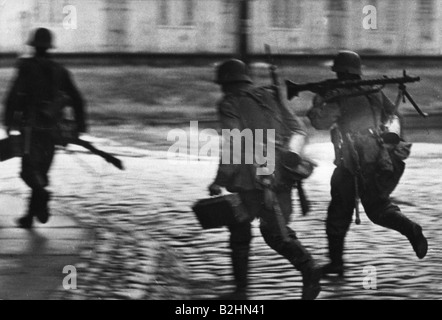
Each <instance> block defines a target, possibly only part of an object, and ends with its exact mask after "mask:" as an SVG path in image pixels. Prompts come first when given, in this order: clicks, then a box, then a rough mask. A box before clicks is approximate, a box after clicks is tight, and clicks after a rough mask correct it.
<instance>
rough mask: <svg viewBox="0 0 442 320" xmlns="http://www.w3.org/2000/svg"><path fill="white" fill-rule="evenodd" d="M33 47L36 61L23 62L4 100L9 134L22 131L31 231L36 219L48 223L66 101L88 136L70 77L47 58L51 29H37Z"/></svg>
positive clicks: (25, 224) (25, 221) (24, 222)
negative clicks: (49, 188) (51, 178)
mask: <svg viewBox="0 0 442 320" xmlns="http://www.w3.org/2000/svg"><path fill="white" fill-rule="evenodd" d="M28 45H29V46H31V47H33V48H34V49H35V54H34V56H33V57H31V58H26V59H20V60H19V63H18V74H17V76H16V78H15V80H14V81H13V83H12V86H11V88H10V90H9V93H8V95H7V98H6V100H5V107H6V108H5V110H6V114H5V117H4V119H5V126H6V128H7V132H8V133H9V132H11V131H12V130H19V131H21V133H22V136H24V156H23V159H22V172H21V177H22V179H23V180H24V181H25V183H26V184H27V185H28V186H29V187H30V188H31V189H32V194H31V197H30V201H29V208H28V211H27V213H26V215H25V216H24V217H22V218H21V219H19V220H18V226H19V227H21V228H25V229H30V228H32V226H33V222H34V217H36V218H37V219H38V221H39V222H41V223H43V224H45V223H47V222H48V220H49V217H50V213H49V208H48V204H49V200H50V194H49V192H48V191H47V190H46V188H47V186H48V185H49V180H48V172H49V170H50V167H51V164H52V161H53V157H54V152H55V144H56V135H55V134H54V133H55V132H57V130H56V128H57V124H58V121H60V120H61V117H62V108H63V107H64V106H65V105H64V102H65V101H66V99H68V100H69V101H70V103H69V104H70V105H71V106H72V107H73V109H74V112H75V118H76V123H77V127H78V131H79V132H85V131H86V123H85V116H84V102H83V98H82V97H81V95H80V93H79V91H78V89H77V88H76V86H75V84H74V82H73V80H72V78H71V76H70V74H69V72H68V71H67V70H66V69H65V68H64V67H63V66H61V65H60V64H58V63H56V62H55V61H53V60H52V59H51V57H50V55H49V53H48V50H49V49H52V48H53V43H52V34H51V32H50V31H49V30H48V29H44V28H40V29H37V30H36V31H35V32H34V33H33V35H32V36H31V38H30V41H29V42H28Z"/></svg>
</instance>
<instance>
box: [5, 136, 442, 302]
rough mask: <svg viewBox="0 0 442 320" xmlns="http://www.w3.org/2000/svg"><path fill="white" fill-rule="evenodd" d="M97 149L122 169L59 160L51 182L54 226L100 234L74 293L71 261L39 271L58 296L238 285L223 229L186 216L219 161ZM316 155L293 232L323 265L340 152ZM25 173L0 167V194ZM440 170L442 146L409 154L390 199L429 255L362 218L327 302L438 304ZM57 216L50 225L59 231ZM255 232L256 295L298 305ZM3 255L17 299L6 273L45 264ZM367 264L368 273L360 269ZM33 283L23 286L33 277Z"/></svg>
mask: <svg viewBox="0 0 442 320" xmlns="http://www.w3.org/2000/svg"><path fill="white" fill-rule="evenodd" d="M102 147H103V148H104V149H106V150H112V151H113V152H114V153H116V154H117V155H118V154H119V155H120V157H121V158H122V159H123V160H124V161H125V164H126V167H127V170H126V171H123V172H120V171H117V170H115V169H114V168H112V167H110V166H109V165H107V164H106V163H104V162H102V160H101V159H99V158H97V157H94V156H91V155H87V154H80V155H72V154H69V153H65V152H60V153H59V154H58V155H57V157H56V161H55V163H54V168H53V171H52V173H51V178H52V187H51V189H52V191H53V192H54V200H53V202H52V207H53V208H54V210H55V212H58V213H59V214H60V215H61V216H63V217H64V218H62V217H61V216H60V218H59V219H67V218H69V217H73V218H75V220H76V221H78V223H79V225H80V226H81V227H82V228H86V229H91V230H93V232H94V235H95V237H93V238H87V241H86V243H82V244H84V246H81V250H80V252H79V254H78V256H77V258H76V263H75V266H76V267H77V271H78V290H74V291H65V290H63V289H62V288H61V287H60V283H61V279H62V278H63V277H64V275H62V274H61V271H60V268H59V265H60V266H61V265H63V264H64V263H65V262H64V261H62V260H57V261H59V262H55V261H56V259H46V260H47V261H49V260H50V261H53V263H54V264H57V266H54V267H53V269H51V268H50V267H48V269H45V270H44V272H45V273H46V274H47V275H49V276H51V277H52V278H57V279H58V280H57V281H58V283H59V284H58V289H57V290H55V291H54V294H53V295H51V298H53V299H150V300H160V299H161V300H178V299H213V298H214V297H216V296H217V295H219V294H222V293H226V292H228V291H229V290H230V289H231V288H232V283H231V280H232V276H231V271H230V263H229V257H228V254H229V250H228V246H227V239H228V233H227V232H226V230H225V229H217V230H210V231H204V230H202V229H201V228H200V226H199V225H198V222H197V220H196V219H195V216H194V214H193V212H192V210H191V207H192V205H193V204H194V203H195V202H196V201H197V200H198V199H201V198H205V197H207V186H208V185H209V184H210V182H211V181H212V179H213V177H214V176H215V173H216V169H217V159H203V160H201V161H188V160H186V159H176V160H167V159H166V158H165V155H164V154H161V153H153V152H146V151H141V150H133V149H127V148H121V147H118V146H114V145H111V144H109V145H106V144H105V145H103V146H102ZM309 152H310V153H311V155H312V157H313V158H314V159H315V160H316V161H317V162H318V164H319V167H318V169H317V170H316V172H315V174H314V175H313V176H312V177H311V178H310V179H309V180H308V181H307V182H306V184H305V187H306V189H307V191H308V196H309V198H310V201H311V202H312V208H313V210H312V212H311V214H310V215H309V216H307V217H303V216H302V215H300V210H299V205H298V203H297V197H296V195H294V207H295V211H296V212H295V214H294V215H293V219H292V222H291V227H292V228H294V229H295V230H296V231H297V233H298V236H299V238H300V239H301V241H302V242H303V243H304V244H305V245H306V247H307V248H308V249H309V250H310V251H311V252H312V254H313V255H314V257H315V258H316V259H317V260H318V261H319V262H320V263H324V262H325V261H326V239H325V231H324V220H325V215H326V209H327V205H328V201H329V179H330V175H331V173H332V171H333V165H332V158H333V156H332V153H333V150H332V146H331V144H328V143H327V144H314V145H311V146H310V147H309ZM18 166H19V163H18V161H15V160H12V161H10V162H7V163H3V164H1V173H0V174H1V180H0V190H1V194H2V195H7V197H9V196H14V197H18V196H20V197H24V196H25V195H26V192H27V189H26V187H25V186H24V185H23V183H22V182H21V181H20V180H19V179H18V178H17V172H18ZM441 173H442V145H425V144H417V145H415V146H414V149H413V156H412V157H411V158H410V159H409V160H407V171H406V174H405V175H404V177H403V179H402V183H401V185H400V186H399V187H398V188H397V190H396V191H395V193H394V195H393V196H394V198H395V200H396V202H397V203H398V204H399V205H400V207H401V208H402V210H403V212H404V213H405V214H406V215H408V216H409V217H410V218H412V219H414V220H416V221H418V222H419V223H421V224H422V226H423V228H424V230H425V234H426V235H427V237H428V239H429V242H430V250H429V253H428V256H427V257H426V258H425V259H424V260H422V261H419V260H418V259H417V258H416V257H415V255H414V252H413V251H412V249H411V246H410V245H409V243H408V241H407V240H406V239H405V238H404V237H403V236H401V235H400V234H397V233H396V232H394V231H391V230H386V229H383V228H380V227H378V226H376V225H374V224H372V223H371V222H370V221H369V220H368V218H367V217H366V216H365V215H364V214H362V219H363V222H362V223H363V224H362V225H361V226H355V225H353V226H352V228H351V230H350V233H349V235H348V239H347V247H346V254H345V259H346V262H347V266H348V272H347V275H346V278H345V279H344V280H342V281H335V280H333V279H324V280H323V287H324V290H323V292H322V293H321V294H320V296H319V298H320V299H441V298H442V269H441V265H442V255H441V245H442V228H441V227H440V222H439V221H440V214H441V212H442V205H441V202H440V199H441V196H442V188H440V186H441V184H442V175H441ZM4 197H5V196H4ZM2 199H3V198H2ZM2 203H3V200H2ZM14 203H15V201H14ZM55 218H56V219H54V222H53V223H54V224H57V223H58V222H57V217H55ZM10 221H11V219H10V218H5V213H3V211H2V213H1V220H0V227H1V228H5V226H6V227H7V226H8V223H9V226H11V225H10ZM59 226H62V224H61V225H59ZM71 226H72V225H71ZM64 227H66V228H67V227H69V225H66V226H63V228H62V229H61V230H69V229H65V228H64ZM4 230H10V231H9V232H10V234H14V232H15V234H16V235H17V237H21V233H19V231H17V230H15V231H12V230H11V229H8V228H6V229H0V237H1V235H2V234H3V232H4ZM58 231H60V230H58ZM37 232H38V234H40V236H41V237H44V238H46V239H49V240H48V241H47V242H46V243H49V245H47V246H46V247H45V248H46V251H43V252H46V253H48V254H49V253H52V254H56V253H57V252H63V253H65V254H68V253H72V252H73V250H72V249H73V248H72V247H69V248H66V247H64V248H63V245H62V242H60V241H61V240H60V239H62V238H63V237H65V236H66V237H69V232H71V231H67V232H66V233H64V232H62V234H61V235H60V234H56V233H51V232H55V230H51V228H49V229H37ZM72 232H73V231H72ZM253 232H254V235H255V238H254V241H253V250H252V254H251V270H250V281H251V286H250V296H251V298H252V299H261V300H267V299H268V300H288V299H299V297H300V293H301V292H300V291H301V277H300V274H299V272H297V271H295V270H294V269H293V267H292V266H290V264H289V263H288V262H287V261H285V260H284V259H282V258H280V257H279V256H278V255H277V254H276V253H274V252H273V251H272V250H271V249H269V248H268V247H267V246H266V244H265V243H264V241H263V239H262V237H261V236H260V234H259V228H258V224H257V223H254V228H253ZM11 237H12V236H11ZM59 237H61V238H59ZM75 237H76V236H72V238H75ZM82 237H83V236H80V237H78V238H76V239H82ZM71 240H74V239H71ZM0 241H1V242H0V243H1V244H0V247H1V248H2V250H6V249H3V248H7V247H9V245H7V242H4V241H6V240H3V239H1V240H0ZM36 243H37V244H38V242H36ZM79 243H80V242H79ZM23 250H26V249H23ZM33 251H34V250H33ZM22 252H23V251H22ZM25 252H26V251H25ZM28 252H29V250H28ZM75 252H77V251H75ZM0 255H1V254H0ZM6 257H9V256H6ZM6 257H4V255H3V256H0V259H1V262H0V263H1V264H0V266H2V265H4V266H5V267H0V270H1V272H4V271H3V270H5V268H7V270H9V272H10V273H8V272H6V276H5V277H4V278H2V273H0V279H2V280H1V281H2V286H3V281H6V283H13V282H14V283H17V289H18V291H19V292H20V291H27V288H26V287H25V286H24V285H23V284H20V283H19V280H18V279H20V278H19V275H17V274H13V273H11V270H12V269H13V268H12V265H11V264H12V263H15V264H22V265H24V266H25V267H26V266H27V265H26V263H28V265H31V264H38V260H37V259H34V258H33V257H32V258H24V257H25V255H23V257H21V254H20V255H19V256H16V258H17V259H18V260H16V261H15V262H13V261H12V260H9V261H11V262H8V260H7V259H6ZM59 257H60V256H58V258H59ZM58 258H57V259H58ZM17 261H18V262H17ZM367 267H370V268H371V269H364V268H367ZM373 267H374V268H376V269H373ZM364 270H365V271H366V270H372V271H373V270H376V274H375V275H376V290H366V289H365V288H364V286H363V283H364V279H365V277H366V275H367V273H364ZM41 272H43V271H41ZM18 273H20V272H18ZM372 275H373V273H372ZM28 277H29V278H26V279H30V276H28ZM28 283H31V280H29V282H28ZM35 283H37V282H35ZM35 283H34V285H35ZM39 285H40V284H39ZM29 286H31V285H30V284H29ZM38 289H39V290H40V289H41V288H38ZM0 290H1V289H0ZM0 292H1V291H0ZM11 297H14V296H11Z"/></svg>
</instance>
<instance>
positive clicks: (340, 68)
mask: <svg viewBox="0 0 442 320" xmlns="http://www.w3.org/2000/svg"><path fill="white" fill-rule="evenodd" d="M332 70H333V71H334V72H343V73H350V74H355V75H359V76H360V75H362V63H361V57H360V56H359V55H358V54H357V53H356V52H353V51H341V52H339V54H338V55H337V56H336V58H335V61H334V64H333V67H332Z"/></svg>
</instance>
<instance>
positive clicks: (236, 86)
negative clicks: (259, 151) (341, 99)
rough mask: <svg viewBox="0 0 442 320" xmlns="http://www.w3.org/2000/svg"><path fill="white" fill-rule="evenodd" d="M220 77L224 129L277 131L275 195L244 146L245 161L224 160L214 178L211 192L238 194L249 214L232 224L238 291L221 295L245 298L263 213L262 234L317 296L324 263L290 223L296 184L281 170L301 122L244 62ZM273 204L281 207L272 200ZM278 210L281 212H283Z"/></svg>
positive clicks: (305, 294) (227, 65)
mask: <svg viewBox="0 0 442 320" xmlns="http://www.w3.org/2000/svg"><path fill="white" fill-rule="evenodd" d="M216 82H217V83H218V84H219V85H220V86H221V88H222V91H223V93H224V98H223V99H222V101H221V102H220V104H219V114H220V120H221V126H222V129H227V130H230V132H231V131H232V130H235V129H237V130H239V131H240V132H242V131H243V130H246V129H250V130H251V132H253V134H254V139H256V136H255V132H256V130H263V131H264V136H266V132H267V131H268V130H275V132H276V152H275V154H276V159H275V163H276V166H275V167H276V177H277V178H276V180H277V182H276V184H275V185H276V187H275V188H274V193H273V196H270V198H271V199H269V194H268V193H266V192H265V186H264V185H263V184H262V183H261V182H262V181H261V180H262V179H259V178H257V166H256V163H255V164H245V162H244V159H245V150H244V148H242V149H243V150H241V155H237V154H236V155H234V157H237V158H240V159H242V161H241V164H232V162H230V163H222V162H221V164H220V166H219V169H218V174H217V177H216V179H215V182H214V183H213V184H212V185H211V186H210V188H209V189H210V193H211V195H220V194H221V192H222V191H221V190H222V187H224V188H227V190H228V191H230V192H234V193H238V194H239V196H240V198H241V200H242V202H243V204H244V206H245V208H246V210H247V212H248V214H249V216H250V220H249V221H246V222H244V223H238V224H234V225H231V226H229V231H230V249H231V261H232V265H233V274H234V280H235V285H236V290H235V292H234V293H232V294H228V295H226V296H222V297H221V299H226V300H227V299H231V300H245V299H247V286H248V269H249V252H250V243H251V240H252V233H251V221H252V220H254V219H255V218H259V219H260V221H261V225H260V228H261V233H262V235H263V237H264V239H265V241H266V243H267V244H268V245H269V246H270V247H271V248H272V249H274V250H275V251H276V252H278V253H279V254H280V255H282V256H283V257H285V258H286V259H287V260H288V261H289V262H290V263H291V264H293V266H294V267H295V268H296V269H297V270H299V271H300V272H301V274H302V277H303V290H302V298H303V299H305V300H313V299H315V298H316V297H317V296H318V295H319V293H320V291H321V287H320V283H319V282H320V268H318V267H317V266H316V263H315V261H314V260H313V258H312V256H311V255H310V253H309V252H308V251H307V250H306V249H305V248H304V247H303V246H302V244H301V243H300V241H299V240H298V239H297V237H296V233H295V232H294V231H293V230H291V229H290V228H289V227H288V226H287V224H288V222H289V219H290V216H291V214H292V191H291V190H292V188H293V183H292V182H290V181H289V179H285V177H287V176H288V175H286V176H284V174H281V171H280V169H279V166H280V165H281V164H282V160H281V158H282V155H283V151H282V150H281V148H280V146H282V145H283V144H284V140H285V139H287V137H289V136H290V135H292V134H293V133H296V132H298V133H303V131H302V129H301V125H300V123H299V121H298V119H296V118H295V116H294V115H293V114H292V113H291V112H290V111H289V110H288V109H284V110H285V112H284V111H282V110H281V109H282V108H285V107H283V106H282V107H280V106H278V104H277V101H276V99H275V96H274V92H272V91H271V90H269V88H257V87H255V86H254V85H253V82H252V80H251V78H250V76H249V75H248V72H247V67H246V65H245V64H244V63H243V62H242V61H240V60H229V61H226V62H224V63H223V64H222V65H221V66H220V67H219V68H218V70H217V80H216ZM267 147H268V144H267ZM224 151H225V150H223V152H224ZM284 158H285V157H284ZM285 164H286V165H289V164H288V163H285ZM264 179H265V178H264ZM260 181H261V182H260ZM264 199H265V200H264ZM274 203H276V205H277V207H275V206H274V205H273V204H274ZM276 210H278V211H279V215H278V214H277V212H276Z"/></svg>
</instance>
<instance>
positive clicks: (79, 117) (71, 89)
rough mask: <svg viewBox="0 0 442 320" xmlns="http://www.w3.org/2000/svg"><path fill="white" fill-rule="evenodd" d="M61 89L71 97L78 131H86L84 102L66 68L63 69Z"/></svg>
mask: <svg viewBox="0 0 442 320" xmlns="http://www.w3.org/2000/svg"><path fill="white" fill-rule="evenodd" d="M63 90H64V92H65V93H66V94H67V95H68V96H69V97H70V98H71V101H72V106H73V108H74V112H75V120H76V121H77V125H78V131H80V132H86V131H87V125H86V113H85V108H86V104H85V101H84V99H83V97H82V95H81V93H80V91H79V90H78V88H77V86H76V85H75V82H74V80H73V78H72V76H71V74H70V73H69V71H67V70H65V76H64V83H63Z"/></svg>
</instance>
